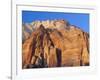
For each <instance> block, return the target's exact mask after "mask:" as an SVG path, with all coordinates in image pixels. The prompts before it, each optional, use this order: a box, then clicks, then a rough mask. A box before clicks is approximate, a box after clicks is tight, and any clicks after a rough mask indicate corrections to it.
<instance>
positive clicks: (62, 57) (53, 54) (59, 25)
mask: <svg viewBox="0 0 100 80" xmlns="http://www.w3.org/2000/svg"><path fill="white" fill-rule="evenodd" d="M36 24H37V23H36ZM36 24H34V25H35V27H36ZM39 24H40V25H38V27H36V28H35V27H34V26H32V28H33V27H34V30H32V28H30V27H29V28H28V29H31V33H30V35H28V38H27V39H26V38H25V39H24V42H23V44H22V64H23V65H22V68H23V69H26V68H44V67H68V66H87V65H89V35H88V33H86V32H84V31H82V30H81V29H79V28H77V27H75V26H72V25H70V24H69V23H68V22H66V21H64V20H56V21H47V22H46V21H44V22H39ZM23 31H24V30H23Z"/></svg>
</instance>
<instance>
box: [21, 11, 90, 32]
mask: <svg viewBox="0 0 100 80" xmlns="http://www.w3.org/2000/svg"><path fill="white" fill-rule="evenodd" d="M55 19H64V20H66V21H68V22H69V23H70V24H72V25H75V26H78V27H80V28H81V29H82V30H84V31H85V32H89V14H88V13H63V12H41V11H22V22H23V23H31V22H33V21H36V20H40V21H42V20H55Z"/></svg>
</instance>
